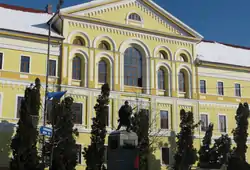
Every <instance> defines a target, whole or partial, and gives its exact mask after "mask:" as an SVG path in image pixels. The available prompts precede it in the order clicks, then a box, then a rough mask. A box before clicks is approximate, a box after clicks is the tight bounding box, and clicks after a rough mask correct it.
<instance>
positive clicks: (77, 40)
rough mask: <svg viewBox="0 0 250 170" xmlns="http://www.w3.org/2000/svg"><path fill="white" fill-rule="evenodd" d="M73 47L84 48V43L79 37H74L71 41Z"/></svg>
mask: <svg viewBox="0 0 250 170" xmlns="http://www.w3.org/2000/svg"><path fill="white" fill-rule="evenodd" d="M73 44H74V45H80V46H85V41H84V39H82V38H81V37H76V38H75V39H74V41H73Z"/></svg>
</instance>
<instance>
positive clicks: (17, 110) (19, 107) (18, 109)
mask: <svg viewBox="0 0 250 170" xmlns="http://www.w3.org/2000/svg"><path fill="white" fill-rule="evenodd" d="M23 99H24V97H22V96H18V97H17V109H16V118H20V109H21V103H22V100H23Z"/></svg>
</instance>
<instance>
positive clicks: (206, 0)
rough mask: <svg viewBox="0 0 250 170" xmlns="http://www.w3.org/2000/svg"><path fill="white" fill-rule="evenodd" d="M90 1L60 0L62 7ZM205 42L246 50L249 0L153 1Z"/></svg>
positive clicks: (29, 2) (40, 5) (16, 0)
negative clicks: (244, 47) (225, 44)
mask: <svg viewBox="0 0 250 170" xmlns="http://www.w3.org/2000/svg"><path fill="white" fill-rule="evenodd" d="M88 1H90V0H64V5H63V6H64V7H66V6H71V5H76V4H80V3H84V2H88ZM154 1H155V2H156V3H157V4H159V5H160V6H162V7H163V8H164V9H166V10H167V11H168V12H170V13H171V14H173V15H174V16H175V17H177V18H179V19H180V20H182V21H183V22H184V23H185V24H187V25H189V26H190V27H191V28H193V29H194V30H196V31H197V32H199V33H200V34H201V35H203V36H204V37H205V39H207V40H215V41H219V42H225V43H230V44H236V45H242V46H249V47H250V20H249V19H250V10H249V6H250V0H154ZM57 2H58V0H0V3H8V4H12V5H21V6H26V7H31V8H37V9H44V8H45V6H46V4H53V6H54V7H55V6H56V4H57Z"/></svg>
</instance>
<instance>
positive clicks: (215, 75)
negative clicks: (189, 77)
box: [198, 72, 250, 81]
mask: <svg viewBox="0 0 250 170" xmlns="http://www.w3.org/2000/svg"><path fill="white" fill-rule="evenodd" d="M234 73H235V72H234ZM198 76H205V77H213V78H223V79H230V80H241V81H250V78H247V77H241V76H240V74H239V75H237V76H230V75H225V74H221V73H219V74H218V73H204V72H198Z"/></svg>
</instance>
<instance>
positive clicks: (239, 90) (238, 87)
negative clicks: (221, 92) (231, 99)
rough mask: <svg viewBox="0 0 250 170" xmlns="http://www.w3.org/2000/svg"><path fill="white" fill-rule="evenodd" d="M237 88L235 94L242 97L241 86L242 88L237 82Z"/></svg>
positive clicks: (235, 86)
mask: <svg viewBox="0 0 250 170" xmlns="http://www.w3.org/2000/svg"><path fill="white" fill-rule="evenodd" d="M234 88H235V96H237V97H241V88H240V84H238V83H236V84H235V85H234Z"/></svg>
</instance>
